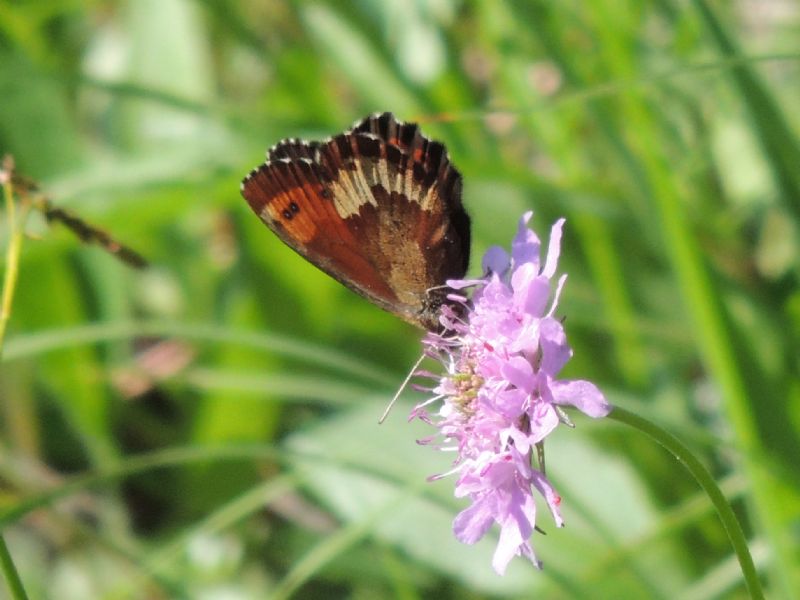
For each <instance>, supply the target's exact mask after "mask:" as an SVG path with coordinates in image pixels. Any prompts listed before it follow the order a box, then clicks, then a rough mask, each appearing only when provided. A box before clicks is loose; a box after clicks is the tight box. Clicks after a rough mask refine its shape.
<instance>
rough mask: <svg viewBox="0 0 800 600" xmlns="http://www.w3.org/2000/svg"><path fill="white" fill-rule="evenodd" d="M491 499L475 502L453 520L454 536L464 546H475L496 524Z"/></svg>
mask: <svg viewBox="0 0 800 600" xmlns="http://www.w3.org/2000/svg"><path fill="white" fill-rule="evenodd" d="M490 500H491V499H489V498H486V497H484V498H481V499H479V500H475V501H474V502H473V503H472V505H471V506H468V507H467V508H465V509H464V510H462V511H461V512H460V513H458V514H457V515H456V518H455V519H454V520H453V534H454V535H455V536H456V539H458V541H460V542H462V543H464V544H474V543H475V542H477V541H478V540H479V539H481V538H482V537H483V536H484V535H485V534H486V532H487V531H489V528H490V527H491V526H492V525H493V524H494V515H493V513H492V504H493V503H492V502H491V501H490Z"/></svg>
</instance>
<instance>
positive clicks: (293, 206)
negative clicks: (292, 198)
mask: <svg viewBox="0 0 800 600" xmlns="http://www.w3.org/2000/svg"><path fill="white" fill-rule="evenodd" d="M289 210H290V211H292V212H293V213H299V212H300V207H299V206H297V202H292V203H291V204H289Z"/></svg>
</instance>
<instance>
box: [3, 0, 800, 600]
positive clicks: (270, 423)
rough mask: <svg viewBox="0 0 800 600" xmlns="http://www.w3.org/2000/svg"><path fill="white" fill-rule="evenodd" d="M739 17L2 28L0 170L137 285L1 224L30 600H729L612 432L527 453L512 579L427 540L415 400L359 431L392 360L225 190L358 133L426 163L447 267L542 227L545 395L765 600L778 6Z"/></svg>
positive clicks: (782, 106) (797, 520) (449, 506)
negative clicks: (430, 150)
mask: <svg viewBox="0 0 800 600" xmlns="http://www.w3.org/2000/svg"><path fill="white" fill-rule="evenodd" d="M765 4H766V3H765ZM769 5H770V6H771V7H772V8H773V10H772V11H770V10H767V9H766V8H763V7H757V6H756V5H755V4H753V3H737V4H735V5H729V4H726V5H724V6H723V5H722V4H721V3H717V2H711V1H710V0H709V1H704V0H696V1H695V2H692V3H688V4H687V3H680V2H671V1H669V0H667V1H662V2H653V3H639V2H612V1H610V0H598V1H596V2H574V1H572V2H557V3H556V2H543V1H537V0H531V1H522V0H472V1H464V0H430V1H428V2H407V1H401V0H389V1H386V2H382V1H377V0H376V1H370V0H363V1H360V2H352V3H343V2H335V1H333V0H327V1H297V2H290V1H288V0H287V1H279V0H264V1H256V0H242V1H239V2H234V1H232V0H205V1H203V2H199V1H198V2H190V1H189V0H159V1H156V0H131V1H128V2H124V1H121V0H105V1H95V2H87V3H81V2H53V1H43V0H19V1H16V2H4V3H2V4H0V153H3V154H5V153H8V154H12V155H13V156H14V157H15V159H16V163H17V168H18V171H19V172H20V173H21V174H24V175H25V176H27V177H29V178H31V179H33V180H35V181H37V182H38V183H39V184H40V187H41V189H42V191H43V193H45V194H46V195H47V196H48V197H49V198H50V200H51V201H52V202H53V204H54V205H56V206H59V207H63V208H66V209H69V210H70V211H72V212H74V213H77V214H78V215H80V216H81V217H82V218H84V219H86V220H87V221H88V222H90V223H92V224H95V225H97V226H99V227H100V228H102V229H104V230H107V231H109V232H110V233H111V235H112V236H113V237H114V238H116V239H118V240H121V241H122V242H124V243H126V244H129V245H131V246H132V247H133V248H135V249H136V250H138V251H139V252H141V253H143V254H144V255H145V256H146V257H147V259H148V260H149V262H150V267H149V268H148V269H145V270H142V271H136V270H133V269H130V268H127V267H126V266H125V265H123V264H121V263H120V262H119V261H117V260H116V259H115V258H114V257H113V256H111V255H110V254H107V253H104V252H103V251H102V250H101V249H99V248H98V247H96V246H87V245H82V244H80V243H79V241H78V240H77V239H76V238H75V237H74V236H73V235H72V234H71V233H70V232H69V231H66V230H65V229H64V228H63V227H60V226H59V225H58V223H53V224H51V225H50V226H47V225H46V224H45V223H44V222H43V220H42V219H40V218H38V217H37V215H36V214H35V211H34V214H32V215H31V218H30V219H29V221H28V232H29V234H30V236H29V238H28V239H26V240H25V241H24V244H23V247H22V257H21V262H20V264H19V282H18V284H17V288H16V297H15V299H14V304H13V307H12V313H11V318H10V321H9V324H8V332H7V334H6V340H5V349H4V355H3V363H2V364H1V365H0V491H1V492H2V494H0V529H1V530H2V533H3V537H4V538H5V540H6V542H7V545H8V548H9V550H10V553H11V555H12V556H13V558H14V562H15V564H16V566H17V568H18V569H19V571H20V575H21V577H22V581H23V583H24V584H25V587H26V589H27V591H28V593H29V594H30V595H31V597H41V598H89V597H90V598H198V597H221V596H222V594H223V593H225V592H228V593H231V594H238V595H236V596H233V595H232V596H231V597H242V598H245V597H247V598H251V597H252V598H263V597H272V596H273V595H274V597H288V596H290V595H292V594H294V595H295V596H296V597H309V598H314V597H353V598H362V597H363V598H372V597H397V598H409V599H411V598H423V597H437V598H481V597H489V596H491V597H498V596H499V597H530V596H531V595H533V594H536V595H537V597H545V598H621V597H630V598H642V597H652V598H677V597H681V598H696V599H710V598H742V597H745V594H746V592H745V589H744V586H743V584H742V581H741V574H740V572H739V571H738V570H737V569H736V568H733V567H734V557H733V553H732V549H731V547H730V545H729V543H728V541H727V539H726V537H725V533H724V531H723V530H722V527H721V525H720V523H719V521H718V519H717V518H716V516H715V515H714V513H713V512H712V510H711V507H710V504H709V502H708V500H707V499H706V498H705V497H704V496H702V494H701V493H700V492H699V490H698V488H697V486H696V484H695V482H694V481H693V480H692V479H691V478H690V477H688V475H687V474H686V473H685V472H684V471H683V470H682V469H681V468H680V466H679V465H677V464H676V463H675V462H674V461H673V460H672V459H671V458H670V456H668V455H667V454H666V453H665V452H664V451H663V450H662V449H661V448H658V447H656V446H654V445H653V444H652V442H651V441H649V440H647V439H646V438H645V437H643V436H641V435H640V434H638V433H637V432H634V431H630V430H627V429H624V428H622V427H620V426H619V425H618V424H615V423H605V422H589V421H588V420H587V419H584V418H580V417H577V418H576V422H577V429H576V430H566V429H565V430H564V431H559V432H558V433H557V434H556V435H555V436H554V437H553V439H552V441H550V440H548V448H547V458H548V474H549V475H550V476H551V477H552V479H553V481H554V483H555V484H556V486H557V488H558V489H559V491H560V492H561V494H562V496H563V503H562V506H563V508H564V512H565V517H566V520H567V527H566V528H565V529H563V530H556V529H555V528H554V527H553V526H552V525H550V523H549V522H548V521H547V518H546V517H542V520H541V522H540V524H541V526H542V527H543V529H545V530H546V531H547V533H548V535H547V536H546V537H545V536H538V535H537V537H536V539H535V545H536V548H537V552H538V554H539V555H540V557H541V558H542V559H543V561H544V563H545V569H544V571H542V572H537V571H535V570H534V569H532V568H531V567H530V565H528V564H526V563H524V562H523V561H518V562H517V563H512V565H511V568H510V570H509V573H508V574H507V575H506V577H505V578H499V577H497V576H496V575H495V574H494V573H493V572H492V571H491V567H490V560H489V558H490V556H491V553H492V551H493V549H494V540H493V539H492V538H491V537H490V536H487V539H485V540H483V541H482V542H480V543H479V544H477V545H475V546H462V545H461V544H459V543H458V542H457V541H456V540H455V539H454V538H453V537H452V535H451V532H450V528H451V521H452V518H453V516H454V515H455V513H456V512H457V511H458V510H459V509H460V508H461V507H463V506H464V504H463V502H462V501H461V500H457V499H455V498H453V497H452V485H453V481H452V480H449V479H445V480H442V481H437V482H435V483H427V482H425V477H426V476H427V475H430V474H433V473H439V472H443V471H446V470H447V469H448V468H449V462H448V461H449V460H450V456H449V455H440V454H435V453H433V452H432V451H431V450H430V449H429V448H423V447H419V446H417V445H416V444H415V442H414V441H415V439H417V438H421V437H424V436H426V435H428V434H429V433H430V430H428V429H426V428H425V427H424V426H422V425H421V424H419V423H414V424H407V423H406V420H405V416H406V413H407V408H408V406H410V404H411V403H412V402H413V401H415V399H417V398H418V397H416V396H415V395H414V394H413V393H412V392H408V393H407V394H406V396H405V397H406V402H405V403H401V405H400V406H398V407H396V408H395V411H394V413H393V414H392V416H391V418H390V420H389V421H388V423H386V424H384V425H382V426H378V425H377V424H376V420H377V418H378V417H379V416H380V414H381V412H382V410H383V408H384V405H385V403H386V402H387V401H388V399H389V398H390V397H391V395H392V394H393V392H394V390H395V389H396V387H397V386H398V385H399V384H400V382H401V381H402V379H403V377H404V376H405V373H406V371H407V370H408V368H410V366H411V364H412V363H413V361H414V360H415V357H416V355H417V353H418V352H419V346H418V338H419V334H418V332H416V331H413V330H411V329H410V328H409V327H408V326H406V325H405V324H403V323H401V322H399V321H397V320H396V319H394V318H393V317H392V316H390V315H388V314H385V313H382V312H381V311H379V310H378V309H376V308H374V307H373V306H371V305H369V304H368V303H366V302H365V301H363V300H361V299H360V298H358V297H356V296H354V295H353V294H352V293H350V292H349V291H347V290H346V289H344V288H343V287H342V286H340V285H339V284H338V283H336V282H335V281H332V280H331V279H329V278H328V277H326V276H325V275H323V274H322V273H320V272H319V271H317V270H316V269H315V268H314V267H313V266H311V265H309V264H306V263H305V261H303V260H301V259H300V258H299V257H297V256H296V255H295V254H294V253H293V252H292V251H291V250H289V249H288V248H286V247H284V246H283V245H282V244H281V243H280V241H279V240H278V239H277V238H275V236H273V235H272V234H271V233H270V232H269V231H268V230H267V229H266V228H265V227H263V225H262V224H261V223H260V222H259V220H258V219H257V218H256V217H255V216H254V215H252V214H251V212H250V210H249V208H248V207H247V205H246V204H245V202H244V201H243V200H242V199H241V197H240V195H239V192H238V189H239V182H240V180H241V178H242V177H243V176H244V175H245V174H246V173H247V172H248V171H249V170H250V169H251V168H253V167H254V166H255V165H256V164H258V163H259V162H260V161H261V160H262V158H263V153H264V151H265V150H266V148H267V147H269V146H270V145H272V144H274V143H275V142H276V141H278V140H279V139H280V138H283V137H313V138H320V137H325V136H328V135H331V134H333V133H336V132H338V131H340V130H342V129H344V128H345V127H347V126H349V124H350V123H352V122H354V121H355V120H357V119H359V118H361V117H363V116H364V115H366V114H368V113H369V112H372V111H383V110H391V111H393V112H395V113H396V114H397V115H398V117H399V118H401V119H404V120H417V121H419V122H421V123H422V125H423V129H424V131H425V132H426V133H427V134H428V135H430V136H431V137H434V138H436V139H440V140H442V141H444V142H446V144H447V146H448V148H449V150H450V153H451V156H452V158H453V162H454V163H455V164H456V165H457V166H458V168H459V169H460V170H461V172H462V173H463V175H464V181H465V192H464V195H465V204H466V205H467V207H468V208H469V210H470V212H471V214H472V217H473V221H474V233H475V243H474V247H473V263H474V266H473V268H472V272H474V273H477V272H478V271H479V262H480V256H481V253H482V252H483V251H484V250H485V249H486V248H487V247H488V246H489V245H492V244H502V245H507V244H508V242H509V240H510V237H511V235H512V233H513V231H514V230H515V226H516V221H517V219H518V218H519V216H520V215H521V213H522V212H523V211H524V210H527V209H534V210H535V216H534V224H535V225H536V227H537V229H538V230H539V231H547V229H548V227H549V225H550V223H551V222H552V221H553V220H554V219H555V218H557V217H559V216H565V217H566V218H567V225H566V234H565V241H564V244H563V250H562V259H561V269H562V271H563V272H566V273H569V280H568V283H567V287H566V289H565V294H564V296H563V297H562V302H561V314H562V315H563V316H565V317H566V326H567V331H568V332H569V335H570V341H571V344H572V346H573V348H574V351H575V356H574V359H573V360H572V362H571V363H570V365H569V367H568V369H569V373H568V376H574V377H580V378H589V379H592V380H594V381H596V382H597V383H598V385H600V387H601V388H602V389H603V390H604V391H606V393H607V394H608V395H609V397H610V398H611V400H612V401H613V402H614V403H616V404H619V405H620V406H624V407H626V408H627V409H629V410H631V411H633V412H636V413H639V414H642V415H644V416H647V417H648V418H649V419H651V420H653V421H655V422H657V423H660V424H662V425H663V426H664V427H666V428H668V429H669V430H670V431H672V433H674V434H675V435H676V436H677V437H679V438H681V439H682V440H684V441H685V442H686V443H687V444H688V445H690V446H691V447H692V449H693V450H694V451H695V453H696V454H697V455H698V456H699V457H700V458H701V459H702V461H703V462H704V463H705V464H706V465H707V466H708V467H709V468H710V469H711V470H712V472H713V473H714V474H715V476H717V477H718V479H719V480H720V481H721V482H722V485H723V489H724V490H725V492H726V493H727V494H728V495H729V498H730V500H731V501H732V502H733V504H734V508H735V509H736V510H737V512H738V514H739V515H740V517H741V518H742V522H743V525H744V527H745V531H746V533H747V535H748V537H749V539H750V540H751V546H752V550H753V552H754V555H755V558H756V563H757V565H758V567H759V569H760V571H761V573H762V575H763V579H764V582H765V586H766V588H767V593H768V595H769V597H772V598H792V597H795V595H796V594H797V591H796V590H800V542H799V541H798V531H799V530H800V462H798V460H797V457H799V456H800V384H799V383H798V382H799V381H800V378H799V377H798V366H800V365H799V364H798V354H797V347H798V343H799V342H800V292H799V291H798V289H799V288H798V277H799V276H800V261H799V260H798V257H800V249H799V248H798V226H799V225H800V142H798V138H797V135H796V133H797V130H798V129H797V128H798V126H799V125H800V123H798V121H799V120H800V114H799V113H798V112H797V110H796V106H797V102H796V101H795V99H796V98H797V95H798V93H799V92H800V77H798V69H800V66H799V64H800V63H798V58H800V53H798V52H797V47H796V31H797V27H798V25H799V24H800V12H798V10H797V8H796V7H795V6H794V5H793V4H791V3H789V2H783V1H777V0H776V1H775V2H771V3H769ZM781 11H783V12H781ZM7 217H8V215H7V214H6V213H2V215H0V248H2V249H3V252H5V248H6V247H7V245H8V243H9V240H10V238H11V233H12V232H10V231H9V229H8V227H7V226H6V225H7V222H8V221H7ZM6 268H7V265H4V269H6ZM542 514H544V511H542ZM4 593H5V590H4V589H3V590H2V591H0V598H5V597H6V596H4V595H3V594H4ZM215 594H217V596H215Z"/></svg>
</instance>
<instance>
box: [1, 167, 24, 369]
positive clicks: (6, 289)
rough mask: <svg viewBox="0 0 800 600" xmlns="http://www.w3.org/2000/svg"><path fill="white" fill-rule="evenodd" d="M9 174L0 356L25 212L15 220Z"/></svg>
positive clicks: (5, 186) (9, 315)
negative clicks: (7, 235) (7, 234)
mask: <svg viewBox="0 0 800 600" xmlns="http://www.w3.org/2000/svg"><path fill="white" fill-rule="evenodd" d="M10 178H11V175H10V174H9V181H7V182H5V184H4V185H3V191H4V196H5V201H6V219H7V220H8V233H9V240H8V248H7V249H6V261H5V262H6V270H5V274H4V276H3V293H2V298H1V299H0V358H2V356H3V342H4V341H5V338H6V325H7V324H8V320H9V318H10V317H11V304H12V302H13V301H14V291H15V290H16V287H17V275H18V274H19V256H20V251H21V250H22V238H23V236H24V227H23V223H24V220H25V216H26V215H25V212H27V211H25V212H23V214H22V215H21V217H22V218H21V219H20V220H19V222H17V216H16V206H15V204H14V192H13V189H12V187H11V181H10Z"/></svg>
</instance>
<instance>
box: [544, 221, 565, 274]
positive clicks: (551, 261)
mask: <svg viewBox="0 0 800 600" xmlns="http://www.w3.org/2000/svg"><path fill="white" fill-rule="evenodd" d="M564 221H565V219H559V220H558V221H556V222H555V223H554V224H553V227H552V228H551V229H550V243H549V244H548V246H547V259H546V262H545V263H544V269H542V275H544V276H545V277H547V278H548V279H550V278H551V277H552V276H553V275H555V273H556V268H557V267H558V256H559V254H561V228H562V227H563V226H564Z"/></svg>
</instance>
